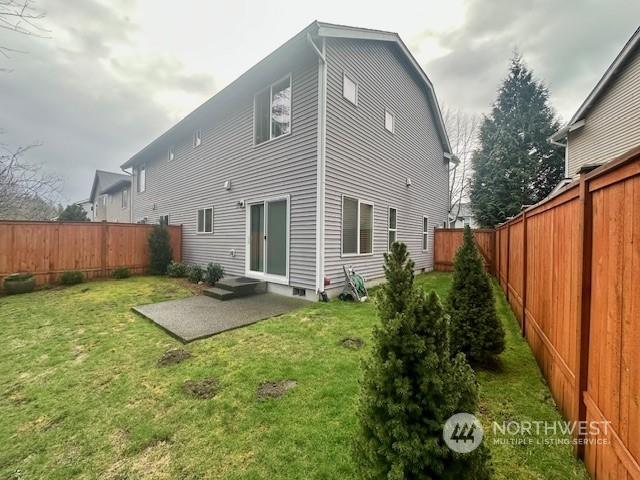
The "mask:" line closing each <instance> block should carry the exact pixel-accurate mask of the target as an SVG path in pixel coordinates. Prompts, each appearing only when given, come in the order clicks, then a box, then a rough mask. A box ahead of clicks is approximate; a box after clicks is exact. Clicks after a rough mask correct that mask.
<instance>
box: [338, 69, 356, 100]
mask: <svg viewBox="0 0 640 480" xmlns="http://www.w3.org/2000/svg"><path fill="white" fill-rule="evenodd" d="M342 96H343V97H344V98H346V99H347V100H349V101H350V102H351V103H353V104H354V105H358V84H357V83H356V82H355V80H352V79H351V78H349V77H348V76H347V74H346V73H345V74H344V75H343V76H342Z"/></svg>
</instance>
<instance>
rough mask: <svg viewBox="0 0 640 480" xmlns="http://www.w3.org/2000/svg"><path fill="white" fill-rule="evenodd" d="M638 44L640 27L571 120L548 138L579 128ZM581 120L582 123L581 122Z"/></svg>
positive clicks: (557, 137)
mask: <svg viewBox="0 0 640 480" xmlns="http://www.w3.org/2000/svg"><path fill="white" fill-rule="evenodd" d="M639 45H640V27H639V28H638V29H637V30H636V31H635V33H634V34H633V35H632V36H631V38H630V39H629V40H628V41H627V43H626V44H625V46H624V47H623V49H622V50H621V51H620V53H619V54H618V56H617V57H616V58H615V60H614V61H613V63H612V64H611V65H609V68H607V71H606V72H604V75H603V76H602V78H601V79H600V80H599V81H598V83H597V84H596V86H595V87H594V88H593V90H591V93H590V94H589V96H588V97H587V98H586V99H585V101H584V102H582V105H580V108H578V111H577V112H576V113H575V114H574V115H573V117H571V120H569V122H568V123H567V124H566V125H565V126H563V127H562V128H561V129H560V130H558V131H557V132H556V133H554V134H553V135H552V136H551V138H550V140H553V141H557V140H562V139H563V138H565V137H566V136H567V134H568V133H569V132H571V131H573V130H576V129H577V128H580V127H581V126H582V125H583V124H584V122H583V120H584V119H585V117H586V116H587V113H588V112H589V110H590V109H591V107H593V105H594V104H595V103H596V102H597V101H598V99H599V98H600V97H601V96H602V94H603V93H604V92H605V91H606V90H607V88H608V87H609V85H610V84H611V83H612V82H613V81H614V79H615V78H616V75H617V74H618V72H620V70H621V69H622V68H623V67H624V66H625V65H626V64H627V62H628V60H629V59H630V58H631V57H632V55H634V53H635V50H636V47H638V46H639ZM581 122H582V123H581Z"/></svg>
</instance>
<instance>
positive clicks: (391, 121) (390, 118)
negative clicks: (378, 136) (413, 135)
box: [384, 110, 396, 133]
mask: <svg viewBox="0 0 640 480" xmlns="http://www.w3.org/2000/svg"><path fill="white" fill-rule="evenodd" d="M395 126H396V117H395V116H394V115H393V113H391V112H390V111H389V110H385V111H384V128H385V129H387V130H388V131H389V132H391V133H393V132H394V131H395Z"/></svg>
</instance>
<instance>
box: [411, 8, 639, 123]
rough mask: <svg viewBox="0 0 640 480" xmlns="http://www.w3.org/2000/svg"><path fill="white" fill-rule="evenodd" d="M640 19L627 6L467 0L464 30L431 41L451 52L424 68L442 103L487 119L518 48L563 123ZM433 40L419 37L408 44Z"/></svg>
mask: <svg viewBox="0 0 640 480" xmlns="http://www.w3.org/2000/svg"><path fill="white" fill-rule="evenodd" d="M639 18H640V3H639V2H637V1H631V0H608V1H606V2H603V1H601V0H569V1H562V2H559V1H556V0H534V1H530V0H529V1H522V0H519V1H513V0H492V1H486V0H471V1H470V2H469V3H468V6H467V12H466V15H465V21H464V24H463V25H462V26H461V27H460V28H459V29H456V30H454V31H452V32H449V33H447V34H445V35H438V37H436V40H437V41H438V42H439V43H440V45H441V46H442V47H444V48H446V49H447V51H448V52H449V53H447V54H446V55H444V56H442V57H440V58H437V59H435V60H433V61H431V62H428V63H427V64H426V65H425V69H426V71H427V73H428V74H429V75H430V76H431V78H432V79H433V81H434V84H435V86H436V90H437V92H438V95H439V97H440V101H441V102H443V103H445V104H448V105H451V106H456V107H462V108H464V109H467V110H470V111H478V112H486V111H488V110H489V107H490V105H491V104H492V102H493V101H494V99H495V94H496V91H497V89H498V87H499V84H500V82H501V80H502V79H503V78H504V76H505V74H506V69H507V67H508V62H509V58H510V57H511V56H512V54H513V51H514V49H516V48H517V50H518V51H519V52H520V53H521V54H522V55H523V56H524V59H525V61H526V62H527V64H528V65H529V66H530V67H532V68H533V70H534V72H535V74H536V76H537V77H538V78H539V79H541V80H543V81H544V83H545V84H546V85H547V86H548V87H549V89H550V91H551V95H552V96H551V100H552V103H553V105H554V107H555V108H556V110H558V111H559V112H560V113H562V115H563V117H565V119H568V118H566V117H569V116H570V115H572V114H573V112H574V111H575V110H576V109H577V108H578V106H579V105H580V103H581V102H582V100H583V99H584V98H585V97H586V96H587V94H588V93H589V91H590V89H591V88H592V87H593V86H594V85H595V83H596V82H597V80H598V79H599V78H600V76H601V75H602V74H603V73H604V71H605V69H606V68H607V66H608V65H609V64H610V63H611V62H612V61H613V59H614V57H615V55H616V54H617V53H618V51H619V50H620V49H621V48H622V46H623V45H624V42H626V40H627V39H628V38H629V37H630V36H631V34H632V33H633V31H634V30H635V29H636V28H637V27H638V23H637V22H638V19H639ZM432 36H433V34H432V33H430V32H428V31H427V32H423V33H422V34H421V35H418V36H416V37H415V38H414V39H413V42H412V43H415V44H419V42H420V40H422V39H424V38H427V37H432Z"/></svg>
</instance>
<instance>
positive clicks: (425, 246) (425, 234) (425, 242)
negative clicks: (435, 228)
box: [421, 215, 429, 252]
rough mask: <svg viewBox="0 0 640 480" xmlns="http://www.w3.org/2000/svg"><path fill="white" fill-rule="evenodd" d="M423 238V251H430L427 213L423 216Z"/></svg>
mask: <svg viewBox="0 0 640 480" xmlns="http://www.w3.org/2000/svg"><path fill="white" fill-rule="evenodd" d="M425 220H427V229H426V230H425V229H424V221H425ZM421 228H422V238H421V242H422V251H423V252H428V251H429V217H428V216H426V215H423V216H422V226H421Z"/></svg>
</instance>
